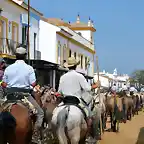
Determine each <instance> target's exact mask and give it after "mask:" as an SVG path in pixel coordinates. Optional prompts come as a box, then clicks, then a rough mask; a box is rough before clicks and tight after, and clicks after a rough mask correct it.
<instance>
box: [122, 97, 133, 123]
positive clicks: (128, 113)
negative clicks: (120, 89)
mask: <svg viewBox="0 0 144 144" xmlns="http://www.w3.org/2000/svg"><path fill="white" fill-rule="evenodd" d="M122 104H123V114H124V115H123V119H124V122H126V120H131V118H132V111H133V108H134V104H133V99H132V97H128V96H126V95H125V96H123V97H122Z"/></svg>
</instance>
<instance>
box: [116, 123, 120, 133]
mask: <svg viewBox="0 0 144 144" xmlns="http://www.w3.org/2000/svg"><path fill="white" fill-rule="evenodd" d="M116 125H117V126H116V132H119V120H117V122H116Z"/></svg>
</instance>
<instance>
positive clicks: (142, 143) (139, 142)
mask: <svg viewBox="0 0 144 144" xmlns="http://www.w3.org/2000/svg"><path fill="white" fill-rule="evenodd" d="M99 144H144V112H139V115H137V116H135V117H133V118H132V121H128V122H127V123H126V124H123V123H122V124H120V132H119V133H117V134H116V133H112V132H105V133H104V135H103V136H102V140H101V141H100V142H99Z"/></svg>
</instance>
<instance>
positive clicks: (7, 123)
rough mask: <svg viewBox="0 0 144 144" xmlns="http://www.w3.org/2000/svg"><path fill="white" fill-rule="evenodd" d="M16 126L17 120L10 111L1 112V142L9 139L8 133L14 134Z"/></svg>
mask: <svg viewBox="0 0 144 144" xmlns="http://www.w3.org/2000/svg"><path fill="white" fill-rule="evenodd" d="M15 128H16V120H15V118H14V117H13V116H12V114H11V113H10V112H7V111H5V112H1V114H0V142H4V141H6V140H8V139H9V136H10V135H8V134H11V135H12V134H14V133H15Z"/></svg>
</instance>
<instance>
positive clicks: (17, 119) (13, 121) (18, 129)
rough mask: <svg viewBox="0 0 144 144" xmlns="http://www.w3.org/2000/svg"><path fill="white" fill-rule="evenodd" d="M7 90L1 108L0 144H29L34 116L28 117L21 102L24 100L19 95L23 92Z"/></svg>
mask: <svg viewBox="0 0 144 144" xmlns="http://www.w3.org/2000/svg"><path fill="white" fill-rule="evenodd" d="M9 90H10V89H9ZM9 90H8V91H7V92H6V97H7V101H6V102H4V105H2V106H1V113H0V144H7V143H9V144H30V142H31V139H32V133H33V124H34V122H35V118H34V117H33V116H34V115H30V112H29V109H28V108H27V106H26V105H25V104H24V103H22V102H21V100H22V99H23V98H24V96H23V94H22V93H21V92H23V90H20V89H19V90H18V89H17V88H15V89H13V88H12V89H11V90H12V91H11V90H10V91H9ZM17 90H18V92H17ZM24 93H28V92H25V91H24Z"/></svg>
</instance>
